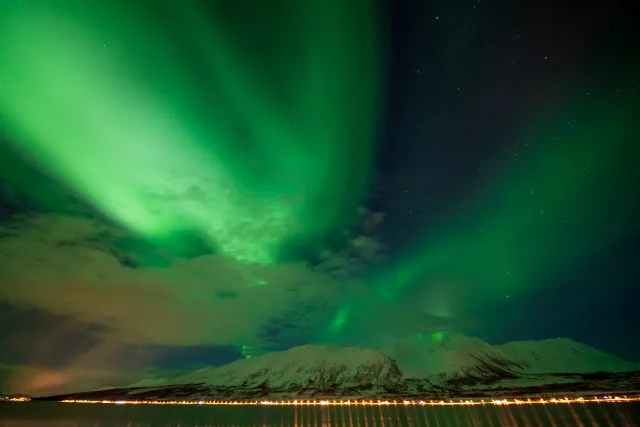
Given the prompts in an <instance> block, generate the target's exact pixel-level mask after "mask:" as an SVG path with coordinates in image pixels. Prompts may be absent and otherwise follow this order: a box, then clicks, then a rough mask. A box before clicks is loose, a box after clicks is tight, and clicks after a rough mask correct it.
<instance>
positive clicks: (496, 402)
mask: <svg viewBox="0 0 640 427" xmlns="http://www.w3.org/2000/svg"><path fill="white" fill-rule="evenodd" d="M61 402H62V403H93V404H114V405H215V406H258V405H261V406H484V405H492V406H509V405H549V404H585V403H631V402H640V396H632V397H628V396H615V397H610V396H603V397H589V398H585V397H577V398H568V397H565V398H560V399H557V398H550V399H544V398H539V399H492V400H484V399H480V400H478V399H473V400H472V399H467V400H457V401H454V400H429V401H424V400H403V401H389V400H375V401H374V400H278V401H276V400H262V401H246V400H239V401H232V400H200V401H179V400H173V401H160V400H62V401H61Z"/></svg>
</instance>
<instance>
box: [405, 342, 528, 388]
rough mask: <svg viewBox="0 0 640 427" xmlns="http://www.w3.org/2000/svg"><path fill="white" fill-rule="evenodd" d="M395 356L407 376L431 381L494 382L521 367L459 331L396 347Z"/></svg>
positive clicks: (518, 371) (492, 348)
mask: <svg viewBox="0 0 640 427" xmlns="http://www.w3.org/2000/svg"><path fill="white" fill-rule="evenodd" d="M396 359H397V360H398V363H399V366H400V368H401V369H402V370H403V373H404V374H405V376H406V377H417V378H427V379H429V380H430V381H431V382H433V383H442V382H448V381H451V380H461V379H466V380H469V381H471V382H488V381H495V380H499V379H503V378H513V377H515V376H517V375H518V374H519V373H521V372H522V369H523V366H522V365H521V364H519V363H518V362H515V361H513V360H511V359H510V358H508V357H507V356H506V355H505V354H504V353H503V352H502V351H500V350H499V349H496V348H495V347H492V346H491V345H489V344H487V343H486V342H484V341H482V340H481V339H479V338H472V337H467V336H465V335H462V334H454V335H451V336H450V337H448V338H446V339H444V340H442V341H436V342H426V343H418V344H411V345H404V346H398V347H397V348H396Z"/></svg>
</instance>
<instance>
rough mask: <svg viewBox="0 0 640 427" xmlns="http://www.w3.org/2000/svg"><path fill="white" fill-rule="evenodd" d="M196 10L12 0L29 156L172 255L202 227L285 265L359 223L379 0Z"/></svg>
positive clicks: (21, 133) (13, 99) (251, 256)
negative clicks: (304, 248)
mask: <svg viewBox="0 0 640 427" xmlns="http://www.w3.org/2000/svg"><path fill="white" fill-rule="evenodd" d="M179 3H180V4H178V3H176V2H174V1H169V0H167V1H135V2H132V1H126V0H93V1H90V2H78V1H75V0H60V1H57V2H55V4H54V3H51V2H49V1H44V0H41V1H32V2H26V3H25V2H20V1H15V0H9V1H4V2H2V4H1V5H0V63H2V67H0V83H1V86H2V89H1V90H0V111H1V112H2V114H3V115H4V120H5V121H6V123H7V128H8V131H9V134H10V135H11V139H12V141H13V142H14V143H15V144H17V145H18V149H19V150H20V151H22V152H23V153H26V154H27V155H29V156H30V157H31V158H32V159H33V160H34V161H35V162H39V163H41V164H42V165H44V166H45V167H46V168H48V169H49V170H51V171H53V173H54V174H56V175H57V176H58V177H59V178H60V179H61V180H62V181H63V182H65V183H67V184H68V185H70V186H72V187H73V188H75V189H76V191H77V192H78V193H80V194H82V195H83V196H84V197H85V198H86V199H88V200H89V201H90V202H91V203H92V204H93V205H94V206H95V207H97V208H98V209H100V210H101V211H102V212H104V213H105V214H107V215H108V216H109V217H111V218H113V219H114V220H116V221H117V222H119V223H121V224H122V225H124V226H126V227H127V228H129V229H130V230H132V231H134V232H136V233H138V234H140V235H142V236H144V237H146V238H148V239H150V240H156V241H160V242H161V243H163V244H164V245H171V244H172V242H173V240H172V239H173V235H174V234H175V233H176V230H181V231H184V230H189V231H191V232H194V233H196V234H199V235H203V236H206V237H207V240H208V243H209V244H210V245H211V246H212V247H215V248H216V250H217V251H219V252H222V253H224V254H226V255H228V256H232V257H234V258H236V259H239V260H242V261H246V262H260V263H273V262H278V260H280V259H282V258H283V257H284V256H286V255H285V254H286V253H287V249H288V248H289V247H290V246H291V245H295V244H300V243H301V242H310V241H313V240H314V239H316V238H318V237H320V236H323V235H324V233H326V231H327V230H331V229H333V228H338V227H344V226H347V225H349V223H350V221H353V219H354V218H355V217H356V215H355V212H356V209H357V207H358V206H359V205H360V204H361V203H362V201H363V200H362V199H363V197H364V194H365V192H366V190H367V187H368V185H369V184H370V179H371V171H370V168H371V163H372V157H373V154H374V152H375V144H374V141H375V140H376V138H377V129H376V126H377V123H378V122H379V120H378V116H379V114H378V108H379V105H380V100H379V94H380V89H379V87H380V79H381V78H382V76H381V67H380V66H379V61H381V60H382V59H383V58H382V54H381V51H380V43H379V39H380V36H381V34H380V26H379V22H378V20H377V17H376V16H377V13H378V11H377V10H376V9H375V8H374V6H373V4H372V3H371V2H367V1H365V0H355V1H349V2H343V1H341V0H323V1H309V2H298V1H295V0H278V1H275V2H268V3H267V2H258V3H255V2H253V1H251V0H240V1H235V2H228V1H206V0H202V1H200V0H189V1H186V2H179ZM212 22H214V24H212ZM167 26H169V28H167ZM347 183H348V184H347ZM32 190H33V191H34V192H37V189H32ZM176 244H177V243H176Z"/></svg>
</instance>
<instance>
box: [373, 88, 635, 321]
mask: <svg viewBox="0 0 640 427" xmlns="http://www.w3.org/2000/svg"><path fill="white" fill-rule="evenodd" d="M611 105H615V103H613V102H606V100H597V101H596V102H594V103H589V105H584V106H581V107H579V108H575V107H574V108H573V112H572V114H571V115H569V114H567V115H564V116H563V115H558V117H562V119H561V120H556V121H554V122H552V123H549V122H547V123H544V122H543V123H541V122H539V121H538V122H537V123H534V124H533V125H531V128H532V129H533V128H536V129H538V130H537V131H531V132H532V135H531V138H530V139H526V140H523V141H519V147H520V149H519V150H517V152H516V153H513V154H511V155H510V156H512V157H510V158H508V159H506V164H507V166H506V167H504V168H503V169H504V170H505V172H504V174H503V175H502V176H499V177H498V178H497V180H496V181H495V182H492V183H490V185H489V186H488V187H487V188H486V190H485V191H484V195H483V196H482V197H477V198H476V199H479V200H482V202H481V203H480V204H475V203H474V204H473V205H472V206H471V207H469V208H468V210H467V211H466V212H463V213H461V215H460V218H455V219H454V220H452V221H451V222H450V223H449V224H445V225H444V226H443V225H438V224H433V225H432V226H431V227H430V231H431V232H430V233H429V234H428V235H427V236H426V237H425V238H424V240H423V241H422V242H421V244H419V245H418V246H416V247H414V248H412V249H411V250H410V251H408V252H407V255H406V256H405V257H404V258H403V259H402V260H401V261H400V262H399V263H396V265H393V266H392V267H390V268H389V270H388V271H387V273H386V274H383V275H379V276H378V277H376V278H375V279H373V280H374V281H375V283H376V284H377V287H378V289H379V292H380V294H381V295H383V296H385V297H387V298H391V299H394V298H396V297H398V296H399V295H400V293H401V292H402V291H403V290H405V289H406V288H408V287H425V288H426V289H429V291H428V292H429V295H428V298H426V301H427V302H426V303H425V307H424V308H425V310H427V311H428V312H429V313H431V314H434V315H438V316H447V315H449V316H450V315H460V314H463V313H468V312H469V309H474V308H478V307H481V306H482V305H483V304H484V303H486V302H488V301H495V300H496V299H503V298H510V297H513V296H515V295H517V294H519V293H521V292H523V291H526V290H528V289H532V288H534V287H535V288H538V289H541V288H544V282H542V280H543V279H544V278H545V277H549V273H550V272H557V271H558V270H559V269H568V268H574V263H575V262H576V261H577V260H580V259H584V257H585V256H588V255H590V254H597V253H599V252H601V251H605V250H606V248H607V247H608V245H610V244H612V243H614V242H615V241H616V240H619V239H621V238H622V237H621V236H624V235H625V234H627V233H625V230H629V229H630V228H634V227H635V226H636V223H637V216H636V215H637V209H630V205H629V202H630V201H631V200H632V197H633V196H632V195H631V193H630V191H629V190H630V187H629V184H628V183H629V182H633V180H634V178H635V177H633V176H630V175H629V174H636V173H637V168H636V167H627V166H626V165H627V162H629V161H631V162H633V161H634V160H633V159H637V158H638V146H637V141H633V140H631V135H632V133H631V132H630V130H631V129H633V128H634V126H637V125H636V124H635V121H634V119H635V117H637V116H638V111H630V109H629V108H626V109H624V110H623V112H620V111H615V110H612V109H611V108H610V106H611ZM568 117H570V119H569V118H568ZM470 199H471V200H473V199H472V198H470ZM473 201H474V202H475V200H473ZM433 230H437V231H435V232H433ZM549 291H551V290H549Z"/></svg>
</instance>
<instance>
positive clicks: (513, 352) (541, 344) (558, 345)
mask: <svg viewBox="0 0 640 427" xmlns="http://www.w3.org/2000/svg"><path fill="white" fill-rule="evenodd" d="M493 348H495V349H496V350H499V351H501V352H502V353H503V354H504V355H505V356H506V357H507V358H509V359H510V360H513V361H514V362H516V363H518V364H520V365H522V366H524V367H525V372H526V373H528V374H552V373H588V372H627V371H638V370H640V364H638V363H632V362H629V361H627V360H624V359H622V358H620V357H617V356H614V355H612V354H609V353H605V352H604V351H601V350H598V349H595V348H593V347H590V346H588V345H586V344H581V343H579V342H576V341H573V340H570V339H568V338H555V339H548V340H544V341H513V342H509V343H506V344H502V345H497V346H494V347H493Z"/></svg>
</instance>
